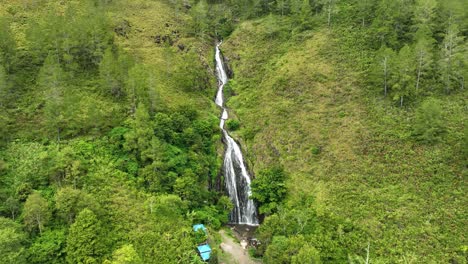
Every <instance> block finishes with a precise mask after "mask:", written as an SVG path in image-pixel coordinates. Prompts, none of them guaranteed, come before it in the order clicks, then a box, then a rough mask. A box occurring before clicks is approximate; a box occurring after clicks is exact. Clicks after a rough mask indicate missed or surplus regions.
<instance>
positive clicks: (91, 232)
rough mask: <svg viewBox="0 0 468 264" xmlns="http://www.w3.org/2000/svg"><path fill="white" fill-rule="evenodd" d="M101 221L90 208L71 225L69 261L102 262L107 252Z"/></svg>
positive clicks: (68, 243)
mask: <svg viewBox="0 0 468 264" xmlns="http://www.w3.org/2000/svg"><path fill="white" fill-rule="evenodd" d="M103 236H104V234H103V230H102V227H101V222H100V221H99V220H98V219H97V217H96V215H95V214H94V213H93V212H92V211H91V210H89V209H83V210H82V211H81V212H80V213H79V214H78V216H77V217H76V220H75V222H74V223H73V224H72V225H71V226H70V231H69V234H68V238H67V248H66V251H67V261H68V263H90V264H92V263H101V258H102V256H103V255H104V253H105V252H106V251H105V249H106V246H105V245H104V244H103Z"/></svg>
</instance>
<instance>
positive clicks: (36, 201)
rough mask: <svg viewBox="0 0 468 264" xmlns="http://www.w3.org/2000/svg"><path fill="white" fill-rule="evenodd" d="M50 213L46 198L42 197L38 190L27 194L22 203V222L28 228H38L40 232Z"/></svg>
mask: <svg viewBox="0 0 468 264" xmlns="http://www.w3.org/2000/svg"><path fill="white" fill-rule="evenodd" d="M51 216H52V214H51V212H50V210H49V205H48V202H47V200H46V199H44V198H42V196H41V194H40V193H38V192H33V193H32V194H30V195H29V196H28V199H27V200H26V202H25V204H24V209H23V217H24V223H25V224H26V227H27V228H28V229H29V230H34V229H36V228H37V229H38V230H39V233H40V234H42V231H43V230H44V226H45V225H47V223H48V222H49V220H50V218H51Z"/></svg>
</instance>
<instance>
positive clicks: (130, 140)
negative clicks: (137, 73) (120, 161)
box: [125, 103, 154, 164]
mask: <svg viewBox="0 0 468 264" xmlns="http://www.w3.org/2000/svg"><path fill="white" fill-rule="evenodd" d="M131 124H132V126H133V128H132V130H130V131H129V132H127V133H126V134H125V148H126V149H128V150H131V151H132V152H133V153H135V155H136V158H137V159H138V160H139V161H141V162H142V163H143V164H144V163H145V162H147V161H149V160H150V158H151V157H152V155H151V154H152V153H151V142H152V138H153V137H154V132H153V129H152V128H151V120H150V116H149V113H148V110H147V108H146V106H145V105H144V104H142V103H140V104H138V108H137V109H136V112H135V119H134V120H132V121H131Z"/></svg>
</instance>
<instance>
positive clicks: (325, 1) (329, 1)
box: [306, 0, 337, 27]
mask: <svg viewBox="0 0 468 264" xmlns="http://www.w3.org/2000/svg"><path fill="white" fill-rule="evenodd" d="M306 1H307V2H309V1H308V0H306ZM336 1H337V0H321V3H322V5H323V6H324V9H325V11H326V12H327V25H328V27H330V26H331V21H332V15H333V14H334V13H335V12H336V10H335V4H336V3H335V2H336Z"/></svg>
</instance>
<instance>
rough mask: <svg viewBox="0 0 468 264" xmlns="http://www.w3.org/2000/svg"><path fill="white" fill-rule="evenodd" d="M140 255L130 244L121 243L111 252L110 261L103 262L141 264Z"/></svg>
mask: <svg viewBox="0 0 468 264" xmlns="http://www.w3.org/2000/svg"><path fill="white" fill-rule="evenodd" d="M141 263H143V262H142V261H141V258H140V256H138V253H137V252H136V250H135V248H134V247H133V245H132V244H127V245H123V246H121V247H120V248H118V249H117V250H115V251H114V253H112V261H107V262H104V264H141Z"/></svg>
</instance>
